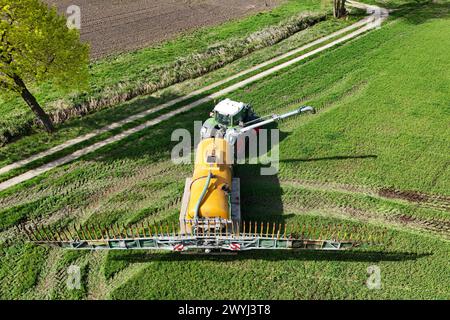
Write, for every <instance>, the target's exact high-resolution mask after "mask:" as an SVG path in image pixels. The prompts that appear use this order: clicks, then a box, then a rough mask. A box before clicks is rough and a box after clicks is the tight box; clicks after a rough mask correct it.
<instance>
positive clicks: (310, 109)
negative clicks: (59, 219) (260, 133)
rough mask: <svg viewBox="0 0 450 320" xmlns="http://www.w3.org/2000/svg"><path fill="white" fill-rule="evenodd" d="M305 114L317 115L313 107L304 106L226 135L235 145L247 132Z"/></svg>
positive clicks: (232, 130) (230, 131) (229, 131)
mask: <svg viewBox="0 0 450 320" xmlns="http://www.w3.org/2000/svg"><path fill="white" fill-rule="evenodd" d="M304 112H312V113H315V112H316V110H315V109H314V107H311V106H302V107H300V108H298V109H296V110H293V111H290V112H287V113H284V114H281V115H278V114H274V115H272V116H270V118H269V119H267V120H262V121H258V122H256V123H254V124H251V125H248V126H245V127H243V128H241V129H231V130H228V131H227V133H226V138H227V140H228V142H229V143H231V144H234V142H236V140H237V138H238V137H239V136H240V135H242V134H244V133H246V132H249V131H251V130H253V129H256V128H260V127H263V126H265V125H267V124H269V123H272V122H276V121H279V120H283V119H286V118H289V117H292V116H295V115H298V114H302V113H304Z"/></svg>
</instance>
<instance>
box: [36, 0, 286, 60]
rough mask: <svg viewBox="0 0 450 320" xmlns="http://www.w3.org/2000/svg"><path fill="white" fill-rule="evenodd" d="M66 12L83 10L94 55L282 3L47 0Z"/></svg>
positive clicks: (85, 35)
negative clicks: (71, 9) (74, 6)
mask: <svg viewBox="0 0 450 320" xmlns="http://www.w3.org/2000/svg"><path fill="white" fill-rule="evenodd" d="M44 1H45V2H47V3H49V4H51V5H56V6H57V7H58V10H59V11H60V12H62V13H65V12H66V10H67V8H68V7H69V6H70V5H78V6H79V7H80V8H81V38H82V40H84V41H87V42H89V43H90V44H91V56H92V57H93V58H99V57H102V56H105V55H108V54H111V53H115V52H121V51H127V50H132V49H137V48H142V47H145V46H147V45H149V44H153V43H157V42H160V41H162V40H166V39H169V38H171V37H173V36H174V35H176V34H178V33H180V32H183V31H186V30H191V29H195V28H199V27H202V26H209V25H214V24H218V23H221V22H224V21H227V20H230V19H232V18H235V17H241V16H244V15H247V14H249V13H252V12H258V11H262V10H267V9H270V8H271V7H273V6H275V5H276V4H277V3H280V2H281V1H282V0H226V1H224V0H44Z"/></svg>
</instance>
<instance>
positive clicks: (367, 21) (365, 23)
mask: <svg viewBox="0 0 450 320" xmlns="http://www.w3.org/2000/svg"><path fill="white" fill-rule="evenodd" d="M376 19H381V21H382V20H384V18H380V17H376V16H374V15H373V16H369V17H366V18H364V19H363V20H361V21H359V22H357V23H355V24H353V25H351V26H349V27H346V28H344V29H342V30H340V31H337V32H335V33H333V34H331V35H329V36H326V37H323V38H320V39H318V40H316V41H313V42H311V43H309V44H307V45H305V46H303V47H301V48H298V49H295V50H293V51H290V52H288V53H286V54H284V55H282V56H279V57H276V58H273V59H271V60H269V61H267V62H264V63H262V64H260V65H257V66H255V67H253V68H250V69H247V70H245V71H242V72H240V73H238V74H236V75H234V76H232V77H229V78H227V79H224V80H222V81H219V82H216V83H214V84H212V85H210V86H207V87H204V88H202V89H199V90H197V91H194V92H192V93H191V94H189V95H186V96H183V97H180V98H178V99H175V100H172V101H169V102H167V103H165V104H162V105H160V106H158V107H156V108H153V109H150V110H146V111H144V112H141V113H139V114H136V115H133V116H131V117H129V118H127V119H124V120H122V121H119V122H116V123H113V124H110V125H108V126H106V127H104V128H102V129H99V130H96V131H94V132H92V133H89V134H87V135H84V136H81V137H78V138H76V139H72V140H69V141H67V142H66V143H64V144H62V145H59V146H56V147H54V148H52V149H50V150H47V151H44V152H41V153H39V154H37V155H35V156H32V157H30V158H28V159H24V160H21V161H18V162H16V163H13V164H11V165H8V166H6V167H3V168H1V169H0V174H4V173H7V172H9V171H11V170H13V169H17V168H20V167H23V166H25V165H26V164H28V163H30V162H33V161H35V160H37V159H40V158H43V157H45V156H48V155H51V154H54V153H55V152H58V151H61V150H63V149H65V148H67V147H69V146H72V145H74V144H78V143H80V142H83V141H85V140H88V139H90V138H93V137H95V136H97V135H99V134H101V133H105V132H108V131H111V130H113V129H116V128H120V127H122V126H123V125H125V124H127V123H130V122H133V121H136V120H137V119H141V118H144V117H145V116H147V115H149V114H152V113H155V112H157V111H161V110H163V109H166V108H169V107H170V106H174V105H175V104H177V103H180V102H183V101H185V100H187V99H190V98H193V97H195V96H197V95H199V94H202V93H205V92H207V91H209V90H211V89H214V88H216V87H219V86H221V85H223V84H225V83H227V82H229V81H231V80H234V79H237V78H239V77H241V76H243V75H246V74H249V73H251V72H254V71H257V70H259V69H261V68H264V67H266V66H269V65H271V64H274V63H276V62H279V61H282V60H284V59H286V58H288V57H290V56H292V55H296V54H297V53H299V52H301V51H304V50H306V49H308V48H311V47H313V46H316V45H318V44H320V43H323V42H325V41H328V40H330V39H333V38H335V37H336V36H339V35H342V34H345V35H344V36H343V37H341V38H338V39H336V40H334V41H332V42H329V43H327V44H325V45H324V46H322V47H319V48H316V49H313V50H312V51H309V52H307V53H305V54H303V55H301V56H298V57H295V58H293V59H290V60H288V61H286V62H284V63H281V64H279V65H277V66H274V67H272V68H270V69H267V70H265V71H262V72H260V73H258V74H256V75H253V76H251V77H249V78H247V79H245V80H242V81H240V82H238V83H236V84H233V85H231V86H229V87H227V88H224V89H222V90H219V91H217V92H215V93H212V94H210V95H208V96H206V97H204V98H201V99H199V100H197V101H194V102H192V103H190V104H187V105H185V106H184V107H181V108H179V109H176V110H173V111H170V112H168V113H166V114H163V115H161V116H159V117H157V118H155V119H152V120H149V121H147V122H145V123H143V124H141V125H139V126H136V127H134V128H131V129H128V130H125V131H123V132H121V133H119V134H117V135H115V136H112V137H110V138H107V139H105V140H103V141H99V142H97V143H95V144H93V145H90V146H88V147H85V148H83V149H80V150H78V151H75V152H74V153H72V154H69V155H66V156H64V157H62V158H59V159H57V160H54V161H51V162H49V163H47V164H44V165H42V166H40V167H38V168H36V169H32V170H29V171H27V172H25V173H23V174H21V175H19V176H16V177H14V178H11V179H9V180H6V181H4V182H2V183H0V191H3V190H6V189H8V188H10V187H12V186H15V185H17V184H19V183H22V182H24V181H27V180H30V179H32V178H34V177H36V176H39V175H41V174H43V173H45V172H47V171H49V170H51V169H53V168H55V167H58V166H61V165H64V164H66V163H69V162H71V161H73V160H76V159H79V158H80V157H82V156H84V155H86V154H89V153H92V152H94V151H96V150H98V149H100V148H102V147H104V146H106V145H109V144H112V143H114V142H117V141H120V140H122V139H124V138H125V137H128V136H130V135H132V134H134V133H137V132H139V131H142V130H144V129H146V128H149V127H152V126H154V125H156V124H159V123H161V122H163V121H165V120H168V119H170V118H172V117H173V116H175V115H178V114H180V113H183V112H186V111H189V110H191V109H193V108H195V107H197V106H200V105H202V104H204V103H207V102H210V101H212V100H214V99H216V98H219V97H221V96H223V95H225V94H227V93H230V92H233V91H235V90H237V89H239V88H242V87H245V86H247V85H249V84H251V83H253V82H256V81H258V80H261V79H263V78H265V77H267V76H269V75H272V74H274V73H276V72H278V71H280V70H283V69H286V68H288V67H290V66H292V65H294V64H296V63H298V62H300V61H302V60H305V59H307V58H309V57H311V56H313V55H315V54H317V53H320V52H322V51H325V50H327V49H329V48H331V47H334V46H336V45H338V44H340V43H343V42H345V41H347V40H349V39H352V38H355V37H357V36H359V35H362V34H363V33H365V32H367V31H369V30H371V29H373V28H374V27H375V26H374V25H373V21H374V20H376ZM360 26H362V27H361V28H360V29H357V30H356V31H353V32H351V33H347V34H346V32H349V30H353V29H355V28H358V27H360Z"/></svg>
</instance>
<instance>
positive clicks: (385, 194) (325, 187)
mask: <svg viewBox="0 0 450 320" xmlns="http://www.w3.org/2000/svg"><path fill="white" fill-rule="evenodd" d="M280 183H281V184H286V185H290V186H294V187H295V186H298V187H305V188H312V189H318V190H322V191H336V192H341V193H357V194H360V195H368V196H372V197H379V198H382V199H386V200H401V201H406V202H408V203H414V204H417V205H418V206H420V207H424V208H429V209H435V210H436V209H437V210H442V211H446V212H450V197H448V196H444V195H436V194H427V193H422V192H418V191H405V190H403V191H402V190H396V189H391V188H373V187H367V186H361V185H351V184H345V183H338V182H323V181H313V180H302V179H291V178H289V179H285V178H280Z"/></svg>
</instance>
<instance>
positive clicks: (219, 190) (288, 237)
mask: <svg viewBox="0 0 450 320" xmlns="http://www.w3.org/2000/svg"><path fill="white" fill-rule="evenodd" d="M305 112H312V113H314V112H315V110H314V108H312V107H309V106H304V107H301V108H298V109H296V110H294V111H291V112H288V113H286V114H282V115H271V116H267V117H262V118H260V117H258V116H256V114H255V113H254V112H253V110H252V108H251V106H250V105H247V104H244V103H241V102H235V101H232V100H230V99H225V100H223V101H221V102H220V103H219V104H217V105H216V106H215V108H214V110H213V111H212V112H211V118H210V119H208V120H206V121H205V123H204V124H203V126H202V128H201V141H200V143H199V144H198V146H197V152H196V159H195V167H194V173H193V175H192V177H191V178H188V179H186V184H185V188H184V195H183V198H182V204H181V210H180V216H179V224H178V223H177V225H176V224H175V223H172V224H165V225H162V224H157V225H156V224H155V225H150V224H144V223H141V224H136V225H133V226H127V227H124V226H119V225H118V224H116V225H113V226H109V227H107V228H103V227H100V226H98V225H95V226H94V225H83V226H78V227H76V226H72V227H69V228H64V229H61V230H56V229H55V228H51V227H44V226H29V227H26V228H25V227H24V228H23V229H24V230H23V231H25V233H26V234H27V235H28V237H29V239H30V240H31V241H33V242H36V243H38V244H49V245H53V246H57V247H62V248H67V249H156V250H170V251H180V252H185V251H196V252H205V253H210V252H213V251H214V252H223V251H245V250H255V249H316V250H340V249H348V248H352V247H354V246H356V245H357V242H356V241H353V240H351V239H349V240H342V238H344V239H345V238H346V237H347V235H348V234H347V233H344V232H342V231H340V230H337V228H333V227H331V228H330V227H329V228H328V230H327V231H328V233H327V234H328V235H327V237H329V238H328V239H324V237H323V236H321V233H317V232H316V231H315V230H314V229H312V228H307V227H306V226H300V225H286V224H280V223H275V222H266V223H264V222H254V221H253V222H243V221H241V209H240V180H239V178H237V177H233V160H234V159H233V157H232V156H231V155H230V154H231V153H230V150H231V148H234V146H235V144H236V141H237V139H238V138H239V137H240V136H241V135H243V134H245V133H247V132H249V131H251V130H255V129H258V128H261V127H262V126H265V125H267V124H269V123H272V122H275V121H279V120H282V119H285V118H288V117H291V116H295V115H299V114H302V113H305ZM350 238H351V237H350ZM338 239H340V240H338Z"/></svg>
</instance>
